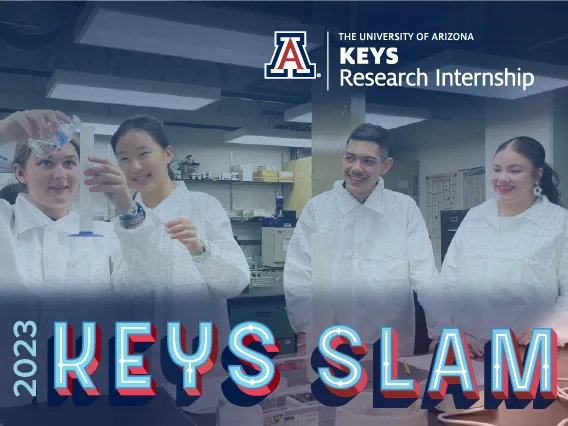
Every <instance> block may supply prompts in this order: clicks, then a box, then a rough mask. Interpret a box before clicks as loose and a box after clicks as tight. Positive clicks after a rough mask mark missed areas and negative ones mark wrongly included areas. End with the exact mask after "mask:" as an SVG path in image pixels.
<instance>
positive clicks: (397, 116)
mask: <svg viewBox="0 0 568 426" xmlns="http://www.w3.org/2000/svg"><path fill="white" fill-rule="evenodd" d="M365 108H366V114H365V122H366V123H371V124H376V125H378V126H381V127H384V128H385V129H387V130H389V129H395V128H397V127H402V126H406V125H408V124H412V123H418V122H419V121H423V120H428V119H429V118H430V112H429V111H428V110H424V109H418V108H408V107H400V106H395V105H379V104H367V105H366V107H365ZM284 119H285V120H286V121H295V122H299V123H311V122H312V103H311V102H308V103H306V104H303V105H299V106H297V107H294V108H291V109H289V110H288V111H286V112H285V113H284ZM330 119H333V117H330Z"/></svg>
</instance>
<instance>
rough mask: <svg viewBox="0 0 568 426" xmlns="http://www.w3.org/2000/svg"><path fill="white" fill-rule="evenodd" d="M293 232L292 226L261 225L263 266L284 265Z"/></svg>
mask: <svg viewBox="0 0 568 426" xmlns="http://www.w3.org/2000/svg"><path fill="white" fill-rule="evenodd" d="M293 233H294V229H293V228H275V227H264V226H263V227H262V262H263V264H264V265H265V266H269V267H272V268H275V267H283V266H284V262H285V261H286V252H287V251H288V245H289V244H290V239H291V238H292V234H293Z"/></svg>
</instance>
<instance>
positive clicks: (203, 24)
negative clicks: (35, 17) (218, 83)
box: [75, 2, 325, 68]
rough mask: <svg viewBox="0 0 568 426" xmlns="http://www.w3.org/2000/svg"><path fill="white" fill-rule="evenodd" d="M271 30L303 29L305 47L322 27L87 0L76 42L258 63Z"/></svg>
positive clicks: (191, 7) (318, 40)
mask: <svg viewBox="0 0 568 426" xmlns="http://www.w3.org/2000/svg"><path fill="white" fill-rule="evenodd" d="M275 30H294V31H307V46H306V48H307V49H308V50H311V49H313V48H315V47H317V46H321V45H323V44H324V35H325V28H324V27H323V26H308V25H305V24H302V23H300V22H298V21H292V20H290V19H282V18H280V17H278V18H275V17H272V16H267V15H261V14H259V13H253V12H247V11H242V10H235V9H223V8H219V7H211V6H206V5H202V4H195V3H192V4H187V3H185V2H159V3H156V2H135V3H130V2H101V3H98V2H93V4H91V2H88V4H87V5H86V6H85V11H84V12H83V14H82V15H81V17H80V19H79V21H78V22H77V25H76V28H75V42H76V43H80V44H87V45H91V46H103V47H110V48H114V49H124V50H131V51H137V52H147V53H155V54H158V55H167V56H175V57H179V58H187V59H197V60H203V61H211V62H220V63H226V64H233V65H241V66H245V67H253V68H263V67H264V64H265V63H266V62H269V61H270V58H272V55H273V53H274V31H275Z"/></svg>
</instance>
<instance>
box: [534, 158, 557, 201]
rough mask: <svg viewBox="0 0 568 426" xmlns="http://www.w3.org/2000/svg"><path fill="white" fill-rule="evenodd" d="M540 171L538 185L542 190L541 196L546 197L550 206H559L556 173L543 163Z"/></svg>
mask: <svg viewBox="0 0 568 426" xmlns="http://www.w3.org/2000/svg"><path fill="white" fill-rule="evenodd" d="M542 170H543V172H542V177H541V178H540V182H539V185H540V187H541V188H542V195H546V197H547V198H548V201H550V202H551V203H552V204H556V205H559V206H561V205H562V204H561V202H560V197H561V194H560V191H559V190H558V184H559V183H560V178H559V177H558V173H556V172H555V171H554V169H553V168H552V167H550V166H549V165H548V164H547V163H544V165H543V167H542Z"/></svg>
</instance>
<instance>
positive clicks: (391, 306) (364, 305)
mask: <svg viewBox="0 0 568 426" xmlns="http://www.w3.org/2000/svg"><path fill="white" fill-rule="evenodd" d="M361 269H362V270H361V272H362V273H363V274H362V276H363V277H366V279H363V280H362V281H361V283H362V285H361V287H360V291H359V293H358V297H357V299H358V301H359V307H360V312H361V320H362V323H363V324H369V325H372V326H373V329H374V330H375V333H379V332H380V327H394V328H395V329H397V331H398V332H399V333H403V334H406V333H405V332H404V330H406V328H407V324H406V322H407V319H408V318H411V319H412V321H414V317H413V313H414V311H413V305H412V304H411V303H410V302H411V301H412V294H411V291H410V281H409V273H408V269H409V262H408V261H406V260H402V259H396V258H392V257H385V258H382V259H372V260H367V261H364V263H363V265H362V268H361ZM376 337H377V338H378V334H377V335H376Z"/></svg>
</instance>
